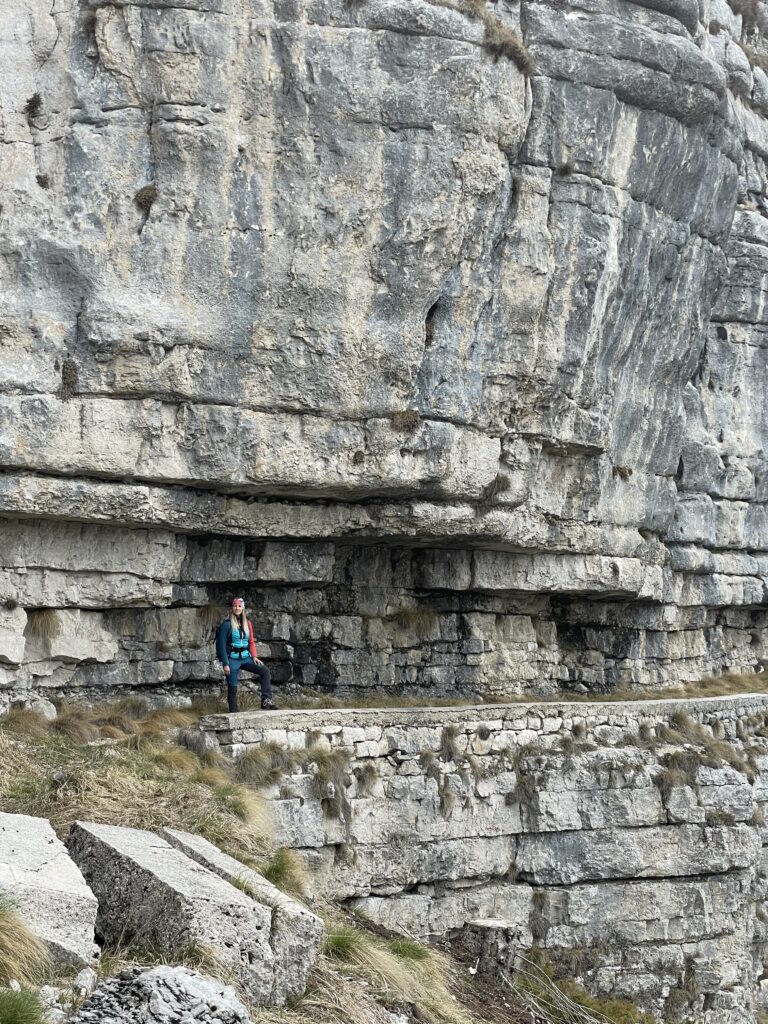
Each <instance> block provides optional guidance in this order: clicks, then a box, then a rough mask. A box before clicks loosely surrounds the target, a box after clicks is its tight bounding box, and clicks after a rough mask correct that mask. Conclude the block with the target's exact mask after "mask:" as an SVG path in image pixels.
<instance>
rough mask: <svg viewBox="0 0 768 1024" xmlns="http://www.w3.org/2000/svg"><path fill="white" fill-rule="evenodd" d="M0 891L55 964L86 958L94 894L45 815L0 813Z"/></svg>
mask: <svg viewBox="0 0 768 1024" xmlns="http://www.w3.org/2000/svg"><path fill="white" fill-rule="evenodd" d="M0 891H3V892H5V893H7V894H8V895H9V896H10V897H11V899H12V900H13V901H14V902H15V903H16V905H17V907H18V912H19V914H20V915H21V917H22V919H23V920H24V921H26V923H27V924H28V925H29V927H30V928H31V929H32V931H33V932H34V933H35V934H36V935H39V936H40V938H41V939H44V940H45V942H46V943H47V944H48V947H49V949H50V950H51V954H52V956H53V958H54V960H55V961H56V962H57V963H58V965H59V966H60V967H82V966H83V965H85V964H89V963H90V962H91V960H92V959H93V957H94V954H95V951H96V947H95V945H94V927H95V924H96V910H97V905H96V897H95V896H94V894H93V892H92V891H91V889H89V887H88V885H87V884H86V881H85V879H84V878H83V876H82V874H81V873H80V871H79V870H78V868H77V866H76V865H75V863H74V862H73V861H72V859H71V858H70V856H69V854H68V853H67V850H66V847H65V846H64V844H63V843H62V842H61V840H60V839H58V838H57V836H56V833H55V832H54V831H53V829H52V828H51V826H50V823H49V822H48V821H47V820H46V819H45V818H30V817H28V816H27V815H26V814H2V813H0Z"/></svg>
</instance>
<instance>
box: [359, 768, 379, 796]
mask: <svg viewBox="0 0 768 1024" xmlns="http://www.w3.org/2000/svg"><path fill="white" fill-rule="evenodd" d="M355 778H356V779H357V789H358V792H359V793H360V795H361V796H371V795H372V794H373V791H374V789H375V787H376V783H377V782H378V781H379V770H378V768H377V767H376V765H375V764H374V762H373V761H364V762H363V763H362V764H361V765H358V767H357V768H355Z"/></svg>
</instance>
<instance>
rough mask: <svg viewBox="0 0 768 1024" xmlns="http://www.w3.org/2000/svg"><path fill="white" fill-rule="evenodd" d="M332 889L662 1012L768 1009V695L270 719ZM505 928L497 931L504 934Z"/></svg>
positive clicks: (396, 925)
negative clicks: (526, 956) (767, 981)
mask: <svg viewBox="0 0 768 1024" xmlns="http://www.w3.org/2000/svg"><path fill="white" fill-rule="evenodd" d="M204 726H205V727H206V728H207V730H208V732H209V733H210V734H211V735H215V736H217V737H218V739H219V741H220V744H221V747H222V750H223V751H225V752H226V753H228V754H229V755H230V756H233V757H236V758H237V757H241V756H243V755H244V754H245V753H246V752H247V751H248V750H249V749H250V748H252V747H255V746H258V747H261V748H262V751H264V750H269V749H270V744H272V745H274V746H275V747H276V748H278V750H284V749H287V750H288V751H290V752H292V753H291V756H290V757H287V756H286V755H285V753H282V755H280V756H278V754H277V752H276V757H275V764H278V763H282V764H284V765H285V764H288V765H290V764H293V766H294V767H293V768H292V769H289V770H287V771H286V773H285V774H284V776H283V777H282V778H279V779H278V780H277V781H276V782H275V784H274V786H273V787H272V788H270V789H268V790H265V793H266V795H267V796H268V797H269V798H270V799H271V801H272V803H271V806H272V809H273V811H274V817H275V821H276V823H277V836H276V838H277V841H278V842H279V843H281V844H283V845H285V846H288V847H292V848H294V849H296V850H300V851H301V852H302V854H303V856H304V857H305V859H306V861H307V864H308V866H309V868H310V869H311V877H312V879H313V884H314V885H315V887H316V889H317V891H318V893H319V894H321V895H323V896H326V897H329V898H332V899H335V900H342V901H346V902H349V903H350V904H351V905H352V906H354V907H356V908H358V909H360V910H362V911H363V912H364V913H365V915H366V916H368V917H369V918H372V919H373V920H375V921H378V922H379V923H381V924H382V925H385V926H387V927H388V928H392V929H394V930H396V931H402V932H404V933H405V934H410V935H420V936H424V937H428V936H446V935H448V936H452V937H457V936H459V935H461V934H462V932H463V931H464V930H465V929H466V928H467V927H469V934H470V936H474V939H475V940H477V939H478V934H480V935H483V934H484V935H485V938H483V939H482V940H480V941H476V943H475V944H476V945H477V947H478V949H479V950H480V951H482V950H486V952H485V953H484V954H483V955H484V956H486V959H487V958H488V956H489V954H488V951H487V947H489V946H490V947H492V949H493V950H495V952H494V953H493V958H494V959H495V960H496V961H501V962H502V963H505V962H506V963H509V962H510V960H514V955H515V953H516V952H520V951H527V950H530V948H531V947H532V946H533V945H534V944H535V945H537V946H539V947H541V948H543V949H544V950H545V951H546V952H547V954H548V955H549V956H550V957H551V958H552V959H553V961H554V962H555V963H556V964H559V965H560V966H561V967H562V968H564V970H565V971H566V973H567V974H568V976H570V977H575V978H577V979H578V980H580V981H582V982H583V983H584V984H585V985H586V986H587V987H588V988H590V989H592V990H593V991H595V992H596V993H598V994H603V995H605V994H611V995H616V996H622V997H626V998H629V999H631V1000H633V1001H634V1002H636V1003H638V1004H639V1005H641V1006H643V1007H644V1008H645V1009H646V1010H648V1011H649V1012H652V1013H653V1014H654V1015H655V1016H656V1017H657V1019H659V1020H665V1021H666V1020H678V1021H683V1020H685V1021H689V1020H690V1021H702V1020H703V1021H706V1022H707V1024H748V1022H750V1021H752V1020H753V1015H754V1013H755V1011H756V1010H757V1009H762V1008H765V1007H766V1006H768V993H766V990H765V985H764V981H763V972H764V966H763V965H764V963H765V961H766V957H767V955H768V931H767V930H766V915H765V911H764V909H763V902H764V900H765V898H766V892H767V891H768V888H767V887H768V874H767V868H766V863H767V862H766V857H765V850H766V848H768V830H767V829H766V825H765V812H766V809H767V806H768V745H767V744H766V741H765V737H766V736H767V735H768V697H766V696H756V697H744V696H740V697H736V698H710V699H705V700H699V701H642V702H639V701H638V702H625V703H616V704H613V703H604V704H590V703H570V704H562V703H554V702H552V703H540V704H515V705H497V706H494V707H484V708H480V707H476V708H439V709H435V708H432V709H419V710H417V709H411V708H409V709H407V710H354V711H352V710H349V711H344V710H335V711H323V712H314V711H294V712H284V713H283V712H279V713H276V714H269V713H261V712H256V713H249V714H241V715H234V716H226V715H223V716H214V717H212V718H210V719H207V720H204ZM489 935H490V936H493V937H494V938H493V941H489V940H488V936H489Z"/></svg>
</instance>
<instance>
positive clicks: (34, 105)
mask: <svg viewBox="0 0 768 1024" xmlns="http://www.w3.org/2000/svg"><path fill="white" fill-rule="evenodd" d="M42 109H43V97H42V96H41V95H40V93H39V92H35V93H33V94H32V95H31V96H30V97H29V99H28V100H27V102H26V103H25V104H24V113H25V114H26V116H27V121H32V120H33V119H34V118H36V117H37V115H38V114H39V113H40V111H41V110H42Z"/></svg>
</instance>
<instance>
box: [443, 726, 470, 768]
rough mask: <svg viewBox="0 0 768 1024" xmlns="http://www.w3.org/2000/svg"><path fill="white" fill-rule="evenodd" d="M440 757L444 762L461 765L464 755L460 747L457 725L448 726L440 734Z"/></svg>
mask: <svg viewBox="0 0 768 1024" xmlns="http://www.w3.org/2000/svg"><path fill="white" fill-rule="evenodd" d="M440 756H441V757H442V759H443V760H444V761H454V762H456V764H460V763H461V762H462V761H463V760H464V755H463V753H462V750H461V746H460V745H459V729H458V726H456V725H446V726H445V727H444V729H443V731H442V733H441V734H440Z"/></svg>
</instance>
